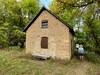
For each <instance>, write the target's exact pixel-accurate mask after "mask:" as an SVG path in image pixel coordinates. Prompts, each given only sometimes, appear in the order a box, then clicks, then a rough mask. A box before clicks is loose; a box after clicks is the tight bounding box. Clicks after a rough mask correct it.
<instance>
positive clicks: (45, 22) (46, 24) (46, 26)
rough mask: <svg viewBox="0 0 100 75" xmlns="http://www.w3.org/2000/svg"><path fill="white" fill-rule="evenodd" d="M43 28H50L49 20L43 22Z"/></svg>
mask: <svg viewBox="0 0 100 75" xmlns="http://www.w3.org/2000/svg"><path fill="white" fill-rule="evenodd" d="M41 28H48V20H43V21H42V25H41Z"/></svg>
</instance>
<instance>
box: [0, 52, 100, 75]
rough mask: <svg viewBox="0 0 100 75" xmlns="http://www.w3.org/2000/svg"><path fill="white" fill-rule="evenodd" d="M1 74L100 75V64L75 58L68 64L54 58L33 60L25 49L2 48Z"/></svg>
mask: <svg viewBox="0 0 100 75" xmlns="http://www.w3.org/2000/svg"><path fill="white" fill-rule="evenodd" d="M0 75H100V64H93V63H91V62H88V61H83V62H81V61H79V60H77V59H75V58H73V59H72V60H71V61H70V62H67V63H66V64H63V63H61V61H53V60H32V59H31V58H27V57H25V52H24V51H19V50H0Z"/></svg>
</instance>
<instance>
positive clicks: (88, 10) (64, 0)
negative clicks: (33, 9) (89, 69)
mask: <svg viewBox="0 0 100 75" xmlns="http://www.w3.org/2000/svg"><path fill="white" fill-rule="evenodd" d="M98 8H99V2H98V1H93V0H53V2H52V4H51V6H50V9H51V10H52V11H53V12H54V13H56V14H57V15H58V16H59V17H60V18H61V19H62V20H64V21H65V22H67V23H69V24H70V25H71V26H72V27H74V29H75V41H76V43H82V44H83V45H84V47H85V48H86V49H87V50H88V51H96V50H97V51H98V50H100V15H99V14H100V13H98V11H99V10H97V9H98ZM80 30H81V31H80Z"/></svg>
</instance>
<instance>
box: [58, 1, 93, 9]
mask: <svg viewBox="0 0 100 75" xmlns="http://www.w3.org/2000/svg"><path fill="white" fill-rule="evenodd" d="M57 1H59V2H60V3H63V4H64V5H65V6H71V7H79V8H80V7H85V6H88V5H90V4H93V3H94V0H92V1H91V2H88V3H85V4H77V3H72V4H69V3H66V2H63V1H62V0H57Z"/></svg>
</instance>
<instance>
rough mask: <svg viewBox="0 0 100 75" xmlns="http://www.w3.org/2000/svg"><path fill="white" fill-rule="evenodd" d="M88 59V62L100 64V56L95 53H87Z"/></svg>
mask: <svg viewBox="0 0 100 75" xmlns="http://www.w3.org/2000/svg"><path fill="white" fill-rule="evenodd" d="M86 57H87V59H88V61H91V62H93V63H98V62H100V61H99V58H98V55H97V54H96V53H95V52H93V51H92V52H87V54H86Z"/></svg>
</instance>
